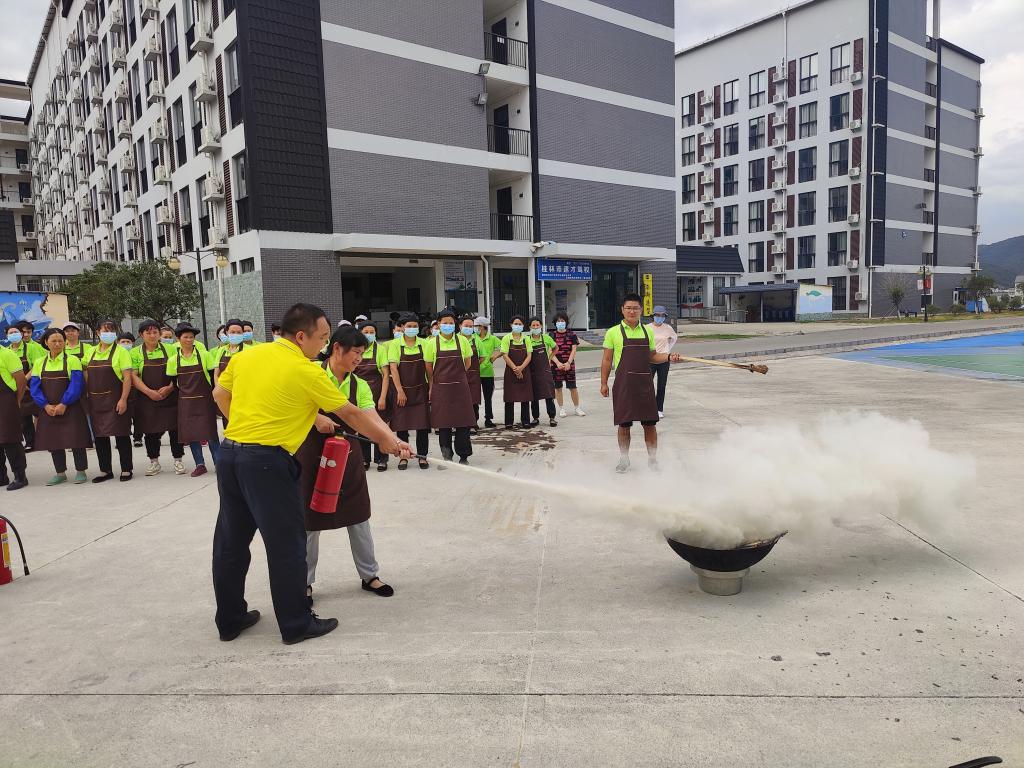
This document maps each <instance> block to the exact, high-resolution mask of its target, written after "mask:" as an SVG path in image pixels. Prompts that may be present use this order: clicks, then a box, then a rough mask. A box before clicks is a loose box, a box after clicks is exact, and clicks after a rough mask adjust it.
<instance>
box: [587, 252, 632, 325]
mask: <svg viewBox="0 0 1024 768" xmlns="http://www.w3.org/2000/svg"><path fill="white" fill-rule="evenodd" d="M593 270H594V271H593V275H594V277H593V280H592V281H591V283H590V327H591V328H611V327H612V326H614V325H616V324H618V323H619V321H621V320H622V310H621V306H622V297H623V296H624V295H626V294H627V293H636V290H637V271H636V270H637V268H636V266H635V265H631V264H600V263H598V262H596V261H595V262H594V266H593Z"/></svg>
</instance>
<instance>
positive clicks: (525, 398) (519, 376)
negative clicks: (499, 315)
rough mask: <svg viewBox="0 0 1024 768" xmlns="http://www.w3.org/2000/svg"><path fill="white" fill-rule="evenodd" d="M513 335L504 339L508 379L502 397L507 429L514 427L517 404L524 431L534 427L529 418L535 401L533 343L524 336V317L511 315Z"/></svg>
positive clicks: (506, 375) (502, 350)
mask: <svg viewBox="0 0 1024 768" xmlns="http://www.w3.org/2000/svg"><path fill="white" fill-rule="evenodd" d="M511 327H512V333H510V334H508V335H506V336H505V337H503V338H502V340H501V356H502V357H503V358H505V380H504V390H503V392H502V398H503V399H504V401H505V429H511V428H512V419H513V416H514V415H515V404H516V403H519V415H520V421H521V422H522V427H523V429H529V428H530V427H532V426H533V421H532V420H531V419H530V403H531V402H533V377H532V375H531V374H530V361H531V360H532V359H533V342H532V341H531V340H530V338H529V337H528V336H526V335H525V334H524V333H523V330H524V329H525V327H526V324H525V322H524V320H523V317H522V315H513V316H512V325H511Z"/></svg>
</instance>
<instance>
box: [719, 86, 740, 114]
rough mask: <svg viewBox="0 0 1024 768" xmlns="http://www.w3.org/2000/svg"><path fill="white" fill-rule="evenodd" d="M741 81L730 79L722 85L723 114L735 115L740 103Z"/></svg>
mask: <svg viewBox="0 0 1024 768" xmlns="http://www.w3.org/2000/svg"><path fill="white" fill-rule="evenodd" d="M739 91H740V81H739V80H730V81H729V82H728V83H726V84H725V85H723V86H722V102H723V103H722V114H724V115H735V114H736V107H738V106H739V103H740V96H739Z"/></svg>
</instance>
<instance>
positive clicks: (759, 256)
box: [747, 243, 764, 273]
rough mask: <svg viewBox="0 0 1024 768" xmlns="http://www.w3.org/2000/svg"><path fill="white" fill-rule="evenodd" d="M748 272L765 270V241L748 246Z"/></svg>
mask: <svg viewBox="0 0 1024 768" xmlns="http://www.w3.org/2000/svg"><path fill="white" fill-rule="evenodd" d="M747 272H752V273H753V272H764V243H751V244H750V245H749V246H747Z"/></svg>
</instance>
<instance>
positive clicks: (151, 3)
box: [142, 0, 160, 20]
mask: <svg viewBox="0 0 1024 768" xmlns="http://www.w3.org/2000/svg"><path fill="white" fill-rule="evenodd" d="M142 18H143V20H145V19H154V20H155V19H159V18H160V0H142Z"/></svg>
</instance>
